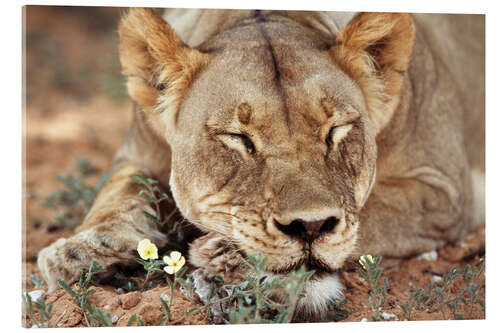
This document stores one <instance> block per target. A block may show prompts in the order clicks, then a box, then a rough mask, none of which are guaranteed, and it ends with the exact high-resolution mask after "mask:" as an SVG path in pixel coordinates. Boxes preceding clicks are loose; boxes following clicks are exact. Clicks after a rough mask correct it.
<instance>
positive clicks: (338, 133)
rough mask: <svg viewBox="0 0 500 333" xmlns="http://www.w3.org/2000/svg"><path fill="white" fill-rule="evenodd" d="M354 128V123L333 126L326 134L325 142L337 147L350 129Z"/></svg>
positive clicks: (329, 145)
mask: <svg viewBox="0 0 500 333" xmlns="http://www.w3.org/2000/svg"><path fill="white" fill-rule="evenodd" d="M351 129H352V124H346V125H338V126H332V127H331V128H330V131H328V135H327V136H326V139H325V142H326V144H327V145H328V147H331V146H332V145H333V146H334V147H335V146H336V145H337V144H338V143H339V142H340V141H342V139H344V138H345V137H346V135H347V134H348V133H349V131H350V130H351Z"/></svg>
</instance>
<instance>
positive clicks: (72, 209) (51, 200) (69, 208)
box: [43, 158, 109, 230]
mask: <svg viewBox="0 0 500 333" xmlns="http://www.w3.org/2000/svg"><path fill="white" fill-rule="evenodd" d="M75 169H76V175H73V174H66V175H57V176H56V179H57V180H58V181H59V182H61V183H62V184H63V188H61V189H58V190H55V191H53V192H52V193H51V194H49V195H48V196H46V197H45V198H44V199H43V205H45V206H46V207H48V208H51V209H53V210H54V211H55V214H54V220H55V222H56V223H57V224H58V226H59V227H61V228H64V229H69V230H73V229H75V228H76V227H77V226H78V225H79V224H80V223H81V222H82V220H83V218H84V217H85V215H87V213H88V211H89V210H90V207H91V206H92V203H93V202H94V199H95V196H96V195H97V193H98V192H99V190H100V189H101V188H102V186H103V185H104V183H105V182H106V180H107V179H108V177H109V175H108V174H107V173H104V174H102V176H101V177H100V179H99V181H98V183H97V185H96V186H92V185H89V184H88V179H89V178H90V177H93V176H95V175H96V174H97V169H96V168H95V167H94V166H93V165H92V164H91V163H90V162H89V161H87V160H85V159H83V158H77V159H76V163H75Z"/></svg>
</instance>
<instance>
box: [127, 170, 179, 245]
mask: <svg viewBox="0 0 500 333" xmlns="http://www.w3.org/2000/svg"><path fill="white" fill-rule="evenodd" d="M134 180H135V182H136V183H137V184H140V185H142V189H141V190H140V191H139V195H140V196H143V197H145V198H146V200H147V201H148V202H149V203H150V204H151V206H152V207H153V209H154V211H155V215H152V214H150V213H148V212H147V211H145V210H144V211H143V212H144V215H145V216H146V217H147V218H148V219H150V220H151V221H152V222H154V223H155V224H157V225H158V226H160V227H161V228H163V227H165V226H166V227H167V230H168V231H167V237H168V245H169V247H170V248H172V249H182V247H183V244H182V243H183V241H184V231H183V230H182V227H181V223H182V220H181V221H178V220H175V219H174V216H175V214H176V213H177V212H178V209H177V208H174V209H173V210H172V211H171V212H169V213H168V215H166V216H163V215H162V210H161V204H162V203H164V202H165V203H169V204H170V205H171V206H173V207H175V202H174V200H173V199H172V198H171V197H170V196H169V195H168V194H167V193H165V192H164V191H163V190H162V189H161V188H160V187H159V185H158V181H157V180H155V179H153V178H147V177H144V176H142V175H139V174H137V175H135V176H134Z"/></svg>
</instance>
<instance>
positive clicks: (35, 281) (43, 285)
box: [30, 272, 45, 289]
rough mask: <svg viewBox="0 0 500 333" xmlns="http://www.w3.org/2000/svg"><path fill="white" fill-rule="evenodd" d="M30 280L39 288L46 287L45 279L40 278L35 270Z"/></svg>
mask: <svg viewBox="0 0 500 333" xmlns="http://www.w3.org/2000/svg"><path fill="white" fill-rule="evenodd" d="M30 280H31V282H32V283H33V285H34V286H35V288H37V289H38V288H44V287H45V281H43V280H38V279H37V278H36V276H35V274H34V273H33V272H31V273H30Z"/></svg>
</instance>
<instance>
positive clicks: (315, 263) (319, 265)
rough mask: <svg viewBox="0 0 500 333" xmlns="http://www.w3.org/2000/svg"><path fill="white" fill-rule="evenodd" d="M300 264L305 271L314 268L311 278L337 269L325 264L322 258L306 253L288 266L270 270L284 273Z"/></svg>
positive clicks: (299, 266) (331, 272)
mask: <svg viewBox="0 0 500 333" xmlns="http://www.w3.org/2000/svg"><path fill="white" fill-rule="evenodd" d="M302 266H304V267H305V269H306V270H307V271H313V270H314V275H313V276H312V278H313V279H314V278H319V277H321V276H324V275H328V274H333V273H335V272H336V271H338V270H337V269H332V268H331V267H330V266H329V265H328V264H326V263H325V262H323V261H322V260H320V259H317V258H314V257H313V256H312V255H307V256H305V257H304V258H303V259H301V260H299V261H297V262H296V263H294V264H292V265H290V266H286V267H283V268H277V269H271V270H270V271H271V272H273V273H275V274H280V275H286V274H289V273H290V272H292V271H295V270H297V269H299V268H301V267H302Z"/></svg>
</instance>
